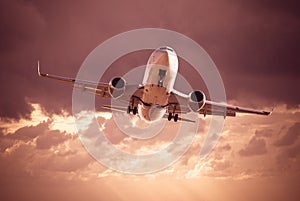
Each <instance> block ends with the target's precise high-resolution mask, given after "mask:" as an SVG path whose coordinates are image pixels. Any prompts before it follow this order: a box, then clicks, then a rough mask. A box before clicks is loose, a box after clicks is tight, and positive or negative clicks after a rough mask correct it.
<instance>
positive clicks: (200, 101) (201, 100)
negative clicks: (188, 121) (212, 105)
mask: <svg viewBox="0 0 300 201" xmlns="http://www.w3.org/2000/svg"><path fill="white" fill-rule="evenodd" d="M205 100H206V98H205V94H204V93H203V92H202V91H192V92H191V93H190V94H189V102H188V105H189V107H190V109H191V110H192V111H194V112H198V111H199V110H200V109H201V108H202V107H203V106H204V104H205Z"/></svg>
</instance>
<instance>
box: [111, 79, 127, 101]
mask: <svg viewBox="0 0 300 201" xmlns="http://www.w3.org/2000/svg"><path fill="white" fill-rule="evenodd" d="M125 85H126V82H125V80H124V79H123V78H121V77H115V78H113V79H112V80H111V81H110V82H109V87H108V92H109V94H110V95H111V97H113V98H120V97H121V96H122V95H123V94H124V91H125Z"/></svg>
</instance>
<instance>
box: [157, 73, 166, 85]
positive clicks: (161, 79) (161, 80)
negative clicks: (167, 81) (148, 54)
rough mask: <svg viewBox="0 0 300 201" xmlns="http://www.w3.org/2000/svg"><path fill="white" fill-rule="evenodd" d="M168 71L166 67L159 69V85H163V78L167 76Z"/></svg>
mask: <svg viewBox="0 0 300 201" xmlns="http://www.w3.org/2000/svg"><path fill="white" fill-rule="evenodd" d="M166 73H167V71H166V70H164V69H159V73H158V75H159V80H158V83H157V85H158V86H161V87H162V86H163V84H164V83H163V79H164V77H165V76H166Z"/></svg>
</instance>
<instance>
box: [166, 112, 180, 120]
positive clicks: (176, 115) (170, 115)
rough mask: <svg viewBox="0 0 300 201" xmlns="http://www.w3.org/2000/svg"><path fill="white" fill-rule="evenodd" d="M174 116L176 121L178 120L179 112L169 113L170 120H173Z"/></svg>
mask: <svg viewBox="0 0 300 201" xmlns="http://www.w3.org/2000/svg"><path fill="white" fill-rule="evenodd" d="M172 118H174V122H177V121H178V114H175V115H173V114H172V113H171V112H170V113H169V115H168V121H171V120H172Z"/></svg>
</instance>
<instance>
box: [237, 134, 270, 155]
mask: <svg viewBox="0 0 300 201" xmlns="http://www.w3.org/2000/svg"><path fill="white" fill-rule="evenodd" d="M265 153H267V148H266V141H265V140H264V139H260V138H256V137H253V138H252V139H251V140H250V141H249V143H248V145H247V146H246V147H245V148H244V149H241V150H240V151H239V154H240V155H241V156H255V155H262V154H265Z"/></svg>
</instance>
